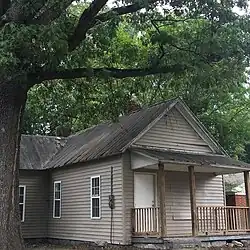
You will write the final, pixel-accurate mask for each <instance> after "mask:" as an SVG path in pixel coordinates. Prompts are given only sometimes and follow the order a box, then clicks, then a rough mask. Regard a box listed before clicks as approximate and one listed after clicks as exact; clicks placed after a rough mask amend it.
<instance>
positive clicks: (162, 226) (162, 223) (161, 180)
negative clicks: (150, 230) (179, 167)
mask: <svg viewBox="0 0 250 250" xmlns="http://www.w3.org/2000/svg"><path fill="white" fill-rule="evenodd" d="M158 168H159V169H158V184H159V185H158V186H159V203H160V207H159V216H160V218H159V221H160V236H161V237H165V236H166V235H165V229H166V207H165V193H166V191H165V172H164V164H163V163H159V164H158Z"/></svg>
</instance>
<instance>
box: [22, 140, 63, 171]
mask: <svg viewBox="0 0 250 250" xmlns="http://www.w3.org/2000/svg"><path fill="white" fill-rule="evenodd" d="M65 142H66V139H64V138H60V137H54V136H40V135H22V137H21V145H20V169H33V170H41V169H44V167H45V166H46V164H47V163H48V162H49V161H50V160H51V158H52V157H53V156H54V155H55V154H56V153H57V152H58V151H59V150H60V149H61V148H62V147H63V145H64V144H65Z"/></svg>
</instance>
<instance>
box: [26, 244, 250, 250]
mask: <svg viewBox="0 0 250 250" xmlns="http://www.w3.org/2000/svg"><path fill="white" fill-rule="evenodd" d="M71 249H72V250H101V249H102V250H118V249H119V250H139V249H141V250H142V248H136V247H132V246H130V247H125V246H124V247H119V246H113V247H105V246H102V247H101V246H84V245H78V246H59V245H48V244H39V245H29V246H27V248H26V250H71ZM155 249H156V248H154V250H155ZM206 249H209V250H248V249H249V250H250V247H244V248H238V247H210V248H186V250H206ZM147 250H150V249H149V248H147ZM176 250H177V249H176ZM178 250H181V249H178Z"/></svg>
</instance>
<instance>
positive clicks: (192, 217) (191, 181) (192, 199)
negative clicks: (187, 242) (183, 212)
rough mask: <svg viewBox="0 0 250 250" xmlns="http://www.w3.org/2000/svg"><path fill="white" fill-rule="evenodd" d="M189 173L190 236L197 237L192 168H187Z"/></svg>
mask: <svg viewBox="0 0 250 250" xmlns="http://www.w3.org/2000/svg"><path fill="white" fill-rule="evenodd" d="M188 173H189V189H190V205H191V220H192V235H193V236H196V235H197V211H196V210H197V208H196V186H195V174H194V166H189V167H188Z"/></svg>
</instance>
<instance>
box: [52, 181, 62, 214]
mask: <svg viewBox="0 0 250 250" xmlns="http://www.w3.org/2000/svg"><path fill="white" fill-rule="evenodd" d="M53 218H61V181H54V203H53Z"/></svg>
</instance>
